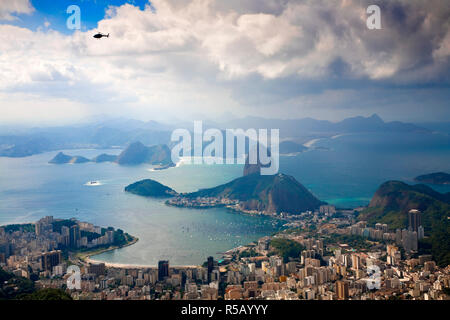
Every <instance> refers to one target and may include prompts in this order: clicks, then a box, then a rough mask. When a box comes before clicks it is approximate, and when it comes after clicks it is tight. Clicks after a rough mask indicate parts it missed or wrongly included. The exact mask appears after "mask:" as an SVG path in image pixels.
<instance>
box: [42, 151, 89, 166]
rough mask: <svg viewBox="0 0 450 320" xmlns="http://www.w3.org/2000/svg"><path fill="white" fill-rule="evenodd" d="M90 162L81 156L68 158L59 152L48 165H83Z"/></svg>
mask: <svg viewBox="0 0 450 320" xmlns="http://www.w3.org/2000/svg"><path fill="white" fill-rule="evenodd" d="M89 161H91V160H89V159H87V158H85V157H82V156H69V155H67V154H64V153H63V152H59V153H58V154H57V155H56V156H55V157H54V158H53V159H52V160H50V161H49V163H52V164H64V163H85V162H89Z"/></svg>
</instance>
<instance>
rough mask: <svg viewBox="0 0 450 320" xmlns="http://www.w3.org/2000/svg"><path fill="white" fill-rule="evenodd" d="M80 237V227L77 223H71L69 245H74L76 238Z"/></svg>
mask: <svg viewBox="0 0 450 320" xmlns="http://www.w3.org/2000/svg"><path fill="white" fill-rule="evenodd" d="M80 238H81V233H80V227H78V225H73V226H71V227H70V230H69V245H70V246H71V247H76V246H77V243H78V240H79V239H80Z"/></svg>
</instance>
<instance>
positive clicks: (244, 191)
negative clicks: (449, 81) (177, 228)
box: [183, 173, 322, 214]
mask: <svg viewBox="0 0 450 320" xmlns="http://www.w3.org/2000/svg"><path fill="white" fill-rule="evenodd" d="M183 196H184V197H186V198H196V197H214V198H226V199H229V200H238V201H239V204H240V208H241V209H243V210H257V211H263V212H267V213H281V212H286V213H291V214H299V213H301V212H303V211H306V210H314V209H316V208H318V207H319V206H320V205H321V204H322V202H321V201H320V200H318V199H317V198H316V197H315V196H314V195H313V194H312V193H311V192H309V191H308V190H307V189H306V188H305V187H304V186H303V185H302V184H300V183H299V182H298V181H297V180H295V178H294V177H292V176H288V175H285V174H277V175H266V176H264V175H259V174H257V173H253V174H249V175H246V176H243V177H240V178H237V179H235V180H233V181H231V182H228V183H226V184H223V185H220V186H217V187H214V188H210V189H202V190H199V191H197V192H193V193H188V194H184V195H183Z"/></svg>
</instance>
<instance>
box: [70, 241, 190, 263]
mask: <svg viewBox="0 0 450 320" xmlns="http://www.w3.org/2000/svg"><path fill="white" fill-rule="evenodd" d="M138 241H139V238H137V237H133V240H132V241H131V242H129V243H127V244H125V245H123V246H114V247H109V248H105V249H102V250H99V251H95V252H88V253H86V254H85V255H82V256H78V258H79V259H80V260H82V261H83V262H85V263H92V264H97V263H104V264H105V266H106V267H109V268H125V269H158V266H156V265H145V264H142V265H141V264H126V263H116V262H106V261H101V260H97V259H91V256H96V255H99V254H102V253H105V252H108V251H113V250H116V249H121V248H125V247H128V246H131V245H133V244H135V243H136V242H138ZM197 267H199V266H195V265H182V266H170V268H179V269H194V268H197Z"/></svg>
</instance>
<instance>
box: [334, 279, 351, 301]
mask: <svg viewBox="0 0 450 320" xmlns="http://www.w3.org/2000/svg"><path fill="white" fill-rule="evenodd" d="M336 296H337V298H338V300H346V299H348V282H347V281H336Z"/></svg>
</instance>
